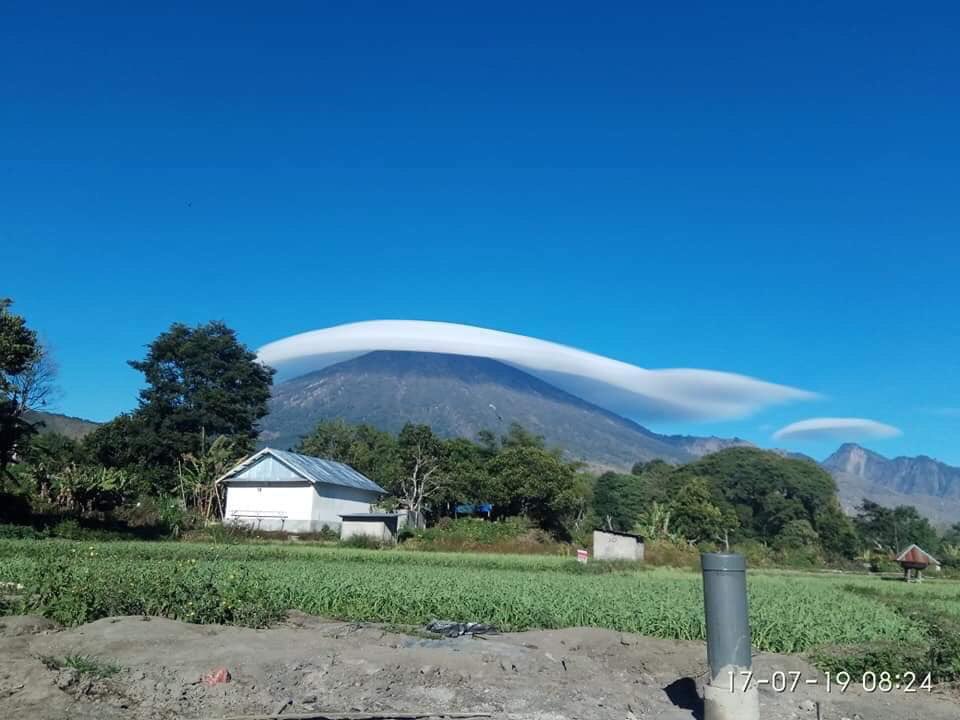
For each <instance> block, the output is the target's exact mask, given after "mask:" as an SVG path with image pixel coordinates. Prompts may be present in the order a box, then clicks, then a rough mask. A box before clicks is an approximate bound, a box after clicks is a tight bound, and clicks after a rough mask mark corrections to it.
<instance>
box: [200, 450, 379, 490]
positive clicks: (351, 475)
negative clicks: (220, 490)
mask: <svg viewBox="0 0 960 720" xmlns="http://www.w3.org/2000/svg"><path fill="white" fill-rule="evenodd" d="M264 455H272V456H273V457H274V458H276V460H277V461H278V462H281V463H283V464H284V465H286V466H287V467H288V468H290V469H291V470H293V471H294V472H295V473H297V475H300V476H301V477H302V478H303V479H304V480H308V481H310V482H313V483H321V484H327V485H340V486H341V487H350V488H357V489H359V490H369V491H371V492H378V493H381V494H384V495H386V494H387V491H386V490H384V489H383V488H382V487H380V486H379V485H377V484H376V483H375V482H374V481H373V480H371V479H370V478H368V477H367V476H366V475H364V474H363V473H359V472H357V471H356V470H354V469H353V468H352V467H350V466H349V465H345V464H344V463H341V462H336V461H335V460H324V459H323V458H318V457H311V456H310V455H301V454H299V453H295V452H290V451H288V450H274V449H273V448H264V449H263V450H261V451H260V452H258V453H256V454H255V455H252V456H251V457H249V458H247V459H246V460H244V461H243V462H241V463H239V464H238V465H236V466H235V467H234V468H232V469H231V470H230V471H229V472H227V473H226V474H225V475H224V476H223V477H221V478H220V479H219V480H217V482H222V481H224V480H229V479H230V478H232V477H234V476H236V475H238V474H240V473H241V472H243V471H244V470H246V469H247V468H249V467H251V466H252V465H253V464H255V463H256V462H257V461H258V460H260V458H262V457H263V456H264Z"/></svg>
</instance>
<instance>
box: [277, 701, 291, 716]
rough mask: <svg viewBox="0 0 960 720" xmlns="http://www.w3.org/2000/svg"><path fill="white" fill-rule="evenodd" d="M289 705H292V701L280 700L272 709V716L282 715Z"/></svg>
mask: <svg viewBox="0 0 960 720" xmlns="http://www.w3.org/2000/svg"><path fill="white" fill-rule="evenodd" d="M289 705H293V700H289V699H288V700H281V701H280V702H278V703H277V704H276V705H275V706H274V708H273V714H274V715H279V714H280V713H282V712H283V711H284V710H286V709H287V706H289Z"/></svg>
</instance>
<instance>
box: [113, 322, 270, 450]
mask: <svg viewBox="0 0 960 720" xmlns="http://www.w3.org/2000/svg"><path fill="white" fill-rule="evenodd" d="M129 365H130V367H132V368H134V369H135V370H139V371H140V372H142V373H143V375H144V379H145V380H146V382H147V387H146V388H144V389H143V390H141V391H140V406H139V408H138V412H139V413H141V414H142V415H143V417H144V419H145V420H146V421H147V423H148V424H149V425H152V426H153V427H154V428H155V429H156V430H157V432H158V433H159V434H161V436H169V437H173V438H176V439H177V441H178V442H177V443H176V445H177V447H176V449H177V450H179V451H180V452H189V451H191V450H198V449H199V445H200V443H201V442H202V441H201V435H206V437H208V438H213V437H216V436H217V435H229V436H232V437H235V438H238V439H246V440H248V441H252V440H254V439H255V438H256V436H257V422H258V421H259V420H260V418H262V417H263V416H264V415H266V414H267V400H269V399H270V386H271V384H272V382H273V372H274V371H273V370H272V369H271V368H268V367H266V366H265V365H263V364H261V363H260V362H259V361H258V360H257V356H256V354H254V353H253V352H251V351H250V350H248V349H247V348H246V347H245V346H244V345H242V344H241V343H240V342H239V341H238V340H237V336H236V333H235V332H234V331H233V330H231V329H230V328H228V327H227V326H226V325H225V324H223V323H222V322H210V323H207V324H206V325H200V326H197V327H195V328H190V327H188V326H186V325H183V324H181V323H174V324H173V325H171V326H170V329H169V330H167V331H166V332H165V333H162V334H161V335H160V336H159V337H157V339H156V340H154V341H153V342H152V343H150V345H149V349H148V351H147V357H146V358H144V359H143V360H131V361H130V362H129ZM177 454H179V453H175V454H174V459H175V458H176V456H177Z"/></svg>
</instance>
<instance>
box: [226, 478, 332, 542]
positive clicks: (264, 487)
mask: <svg viewBox="0 0 960 720" xmlns="http://www.w3.org/2000/svg"><path fill="white" fill-rule="evenodd" d="M316 494H317V493H316V490H315V489H314V487H313V484H312V483H308V482H306V481H303V480H301V481H300V482H274V483H264V482H243V483H239V482H238V483H235V482H232V481H231V482H229V483H228V484H227V502H226V507H225V510H224V522H226V523H232V524H239V525H247V526H249V527H252V528H255V529H257V530H286V531H287V532H310V531H311V530H313V527H312V525H313V505H314V498H315V497H316ZM255 515H286V517H285V518H280V517H254V516H255ZM317 529H319V528H317Z"/></svg>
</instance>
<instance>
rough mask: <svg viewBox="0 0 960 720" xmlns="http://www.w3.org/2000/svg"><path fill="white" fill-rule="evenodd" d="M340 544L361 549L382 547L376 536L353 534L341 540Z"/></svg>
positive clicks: (378, 548)
mask: <svg viewBox="0 0 960 720" xmlns="http://www.w3.org/2000/svg"><path fill="white" fill-rule="evenodd" d="M340 546H341V547H348V548H359V549H361V550H380V549H381V548H382V547H383V543H382V542H379V541H378V540H377V539H376V538H372V537H368V536H366V535H354V536H353V537H351V538H348V539H346V540H341V541H340Z"/></svg>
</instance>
